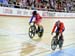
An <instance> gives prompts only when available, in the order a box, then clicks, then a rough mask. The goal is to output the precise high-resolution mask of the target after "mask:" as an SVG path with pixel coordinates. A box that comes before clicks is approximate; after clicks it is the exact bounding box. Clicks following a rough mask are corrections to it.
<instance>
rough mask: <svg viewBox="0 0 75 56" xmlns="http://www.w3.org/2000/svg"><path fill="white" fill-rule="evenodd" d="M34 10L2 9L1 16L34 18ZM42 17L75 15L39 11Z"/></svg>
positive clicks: (71, 14) (74, 14) (0, 9)
mask: <svg viewBox="0 0 75 56" xmlns="http://www.w3.org/2000/svg"><path fill="white" fill-rule="evenodd" d="M32 12H33V10H27V9H18V8H8V7H0V15H12V16H32ZM38 13H39V14H40V15H41V16H42V17H75V13H64V12H49V11H38Z"/></svg>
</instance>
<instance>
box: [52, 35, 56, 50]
mask: <svg viewBox="0 0 75 56" xmlns="http://www.w3.org/2000/svg"><path fill="white" fill-rule="evenodd" d="M56 47H57V39H56V36H54V37H53V39H52V41H51V49H52V50H55V49H56Z"/></svg>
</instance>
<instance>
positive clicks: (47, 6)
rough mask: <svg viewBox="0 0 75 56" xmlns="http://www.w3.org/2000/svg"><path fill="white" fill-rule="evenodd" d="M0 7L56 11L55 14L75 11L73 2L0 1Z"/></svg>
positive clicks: (62, 0) (58, 0) (66, 0)
mask: <svg viewBox="0 0 75 56" xmlns="http://www.w3.org/2000/svg"><path fill="white" fill-rule="evenodd" d="M0 6H4V7H13V8H22V9H29V10H30V9H31V10H43V11H57V12H71V11H73V10H75V1H74V0H0Z"/></svg>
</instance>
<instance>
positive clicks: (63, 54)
mask: <svg viewBox="0 0 75 56" xmlns="http://www.w3.org/2000/svg"><path fill="white" fill-rule="evenodd" d="M47 56H75V48H74V47H70V48H66V49H63V50H59V51H57V52H53V53H50V54H48V55H47Z"/></svg>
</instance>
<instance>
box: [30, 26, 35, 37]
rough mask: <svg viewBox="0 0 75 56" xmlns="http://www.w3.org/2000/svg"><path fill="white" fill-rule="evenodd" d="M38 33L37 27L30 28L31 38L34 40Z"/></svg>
mask: <svg viewBox="0 0 75 56" xmlns="http://www.w3.org/2000/svg"><path fill="white" fill-rule="evenodd" d="M35 33H36V27H35V26H34V25H32V26H30V28H29V37H30V38H33V37H34V36H35Z"/></svg>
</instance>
